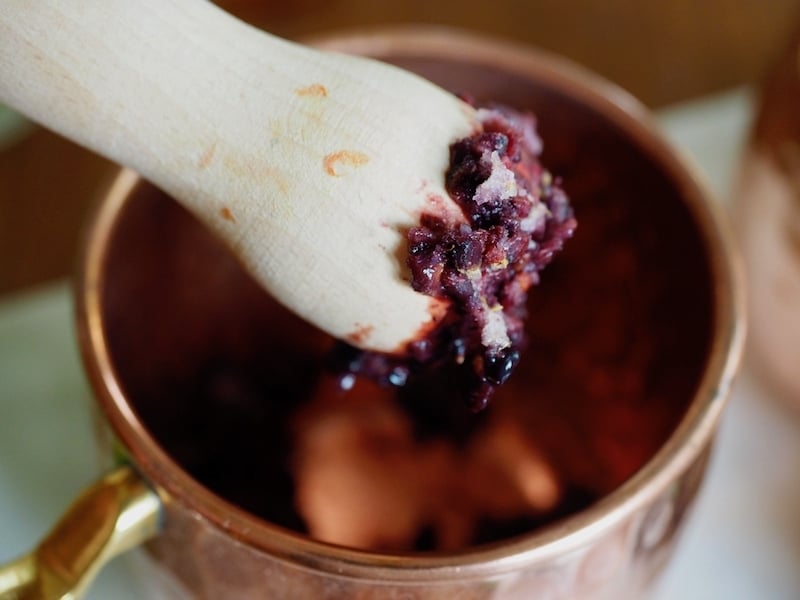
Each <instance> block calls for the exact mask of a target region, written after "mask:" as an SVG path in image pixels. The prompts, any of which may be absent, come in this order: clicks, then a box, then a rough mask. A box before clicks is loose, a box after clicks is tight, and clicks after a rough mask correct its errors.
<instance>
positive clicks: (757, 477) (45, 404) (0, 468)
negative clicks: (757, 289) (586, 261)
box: [0, 92, 800, 600]
mask: <svg viewBox="0 0 800 600" xmlns="http://www.w3.org/2000/svg"><path fill="white" fill-rule="evenodd" d="M749 115H750V101H749V98H748V96H747V94H746V93H743V92H733V93H730V94H725V95H722V96H719V97H716V98H711V99H707V100H705V101H703V102H700V103H696V104H692V105H688V106H683V107H678V108H676V109H673V110H670V111H668V112H666V113H664V114H662V115H661V120H662V123H663V124H664V126H665V127H666V129H667V132H668V134H669V136H670V137H671V138H672V139H673V140H674V141H675V142H676V143H677V144H679V145H680V146H682V147H683V148H684V149H685V150H686V151H687V153H688V154H690V155H693V156H694V158H695V159H696V161H697V163H698V164H699V165H700V167H701V169H702V170H703V171H705V172H706V175H707V178H708V180H709V183H710V184H711V186H712V188H713V189H714V190H716V191H717V193H718V194H719V196H720V197H721V198H725V197H727V196H728V194H729V184H730V181H731V178H732V173H733V170H734V168H735V165H736V160H737V156H738V152H739V148H740V147H741V141H742V138H743V132H744V131H745V130H746V127H747V122H748V119H749ZM88 398H89V390H88V387H87V385H86V383H85V381H84V379H83V376H82V374H81V367H80V364H79V360H78V356H77V352H76V349H75V343H74V333H73V329H72V313H71V305H70V297H69V291H68V289H67V286H65V285H60V286H56V287H52V288H47V289H44V290H40V291H37V292H35V293H30V294H26V295H23V296H20V297H18V298H16V299H13V300H10V301H6V302H4V303H3V304H0V563H2V562H5V561H7V560H9V559H11V558H13V557H14V556H16V555H18V554H20V553H22V552H24V551H27V550H28V549H29V548H30V546H31V545H32V544H33V543H34V541H35V540H36V539H37V538H38V537H40V536H41V535H42V534H43V533H44V532H45V531H46V529H47V528H49V526H50V525H51V524H52V523H53V522H54V521H55V520H56V519H57V517H58V515H59V514H60V512H61V511H62V510H63V509H64V507H65V506H66V505H67V503H68V502H69V501H70V499H71V498H72V497H73V496H74V495H75V494H76V493H77V492H78V491H79V490H80V489H81V488H82V487H83V486H84V485H86V484H87V483H89V482H90V481H91V480H92V479H93V477H94V475H95V474H96V473H97V460H96V457H95V454H94V451H93V442H92V434H91V427H90V422H89V418H88V416H87V411H86V409H85V407H86V405H87V403H88ZM137 567H138V559H137V556H136V553H134V554H132V555H129V556H125V557H122V558H121V559H118V560H117V561H115V562H114V563H113V564H112V565H111V566H110V567H109V568H108V569H106V570H105V571H104V572H103V573H102V574H101V576H100V580H99V581H98V582H97V584H96V585H95V586H94V588H93V589H92V591H91V592H90V595H89V598H90V600H99V599H105V598H113V599H114V600H134V599H140V598H143V597H148V596H147V595H146V593H145V592H144V591H143V588H142V584H141V582H139V581H138V580H137V577H136V571H137ZM149 597H152V596H149ZM797 598H800V412H798V411H795V412H792V411H790V410H788V409H786V408H785V407H783V406H781V405H780V404H779V403H777V402H775V401H774V399H773V398H771V397H770V396H769V394H768V393H767V392H766V391H765V390H763V389H762V388H761V387H760V386H759V384H758V383H757V382H756V381H755V379H753V378H752V377H751V376H749V375H748V374H747V373H745V374H744V375H743V376H742V377H741V378H740V380H739V384H738V385H737V386H736V388H735V391H734V394H733V397H732V399H731V403H730V405H729V408H728V411H727V412H726V415H725V418H724V421H723V426H722V430H721V432H720V437H719V444H718V446H717V449H716V453H715V454H714V456H713V459H712V463H711V468H710V473H709V478H708V480H707V482H706V485H705V486H704V488H703V491H702V493H701V497H700V500H699V502H698V505H697V506H696V508H695V510H694V512H693V514H692V517H691V519H690V521H689V523H688V527H687V529H686V531H685V532H684V536H683V539H682V541H681V545H680V547H679V549H678V552H677V554H676V556H675V558H674V560H673V561H672V563H671V564H670V566H669V568H668V570H667V572H666V573H665V575H664V577H663V578H662V579H661V580H660V582H659V585H658V587H657V589H656V591H655V593H654V599H655V600H673V599H682V600H706V599H714V600H716V599H726V600H750V599H753V600H761V599H768V600H782V599H786V600H796V599H797Z"/></svg>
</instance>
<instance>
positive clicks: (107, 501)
mask: <svg viewBox="0 0 800 600" xmlns="http://www.w3.org/2000/svg"><path fill="white" fill-rule="evenodd" d="M161 506H162V505H161V500H160V498H159V497H158V494H156V492H155V491H153V490H152V489H151V488H150V487H149V486H148V485H147V484H146V483H145V482H144V481H143V480H142V478H141V477H140V476H139V475H138V474H137V473H136V472H135V471H134V470H133V469H132V468H131V467H129V466H123V467H120V468H118V469H117V470H115V471H113V472H111V473H109V474H108V475H106V476H105V477H103V478H102V479H101V480H100V481H98V482H97V483H95V484H94V485H92V486H91V487H90V488H89V489H87V490H86V491H84V492H83V494H81V495H80V496H79V497H78V499H77V500H76V501H75V502H74V503H73V504H72V506H71V507H70V508H69V510H67V512H66V514H65V515H64V516H63V517H62V518H61V520H60V521H59V522H58V524H57V525H56V526H55V527H54V528H53V529H52V531H51V532H50V533H49V534H48V535H47V537H46V538H45V539H44V540H43V541H42V542H41V543H40V544H39V546H38V547H37V548H36V549H35V550H34V551H33V552H31V553H30V554H28V555H27V556H23V557H22V558H20V559H17V560H16V561H14V562H12V563H10V564H7V565H5V566H0V600H62V599H63V600H77V599H78V598H81V597H82V596H83V594H84V593H85V591H86V590H87V588H88V586H89V584H90V583H91V582H92V580H93V579H94V577H95V576H96V575H97V573H98V572H99V571H100V568H101V567H102V566H103V565H104V564H105V563H107V562H108V561H109V560H110V559H111V558H113V557H114V556H117V555H118V554H120V553H122V552H124V551H126V550H129V549H130V548H133V547H134V546H138V545H139V544H141V543H143V542H145V541H146V540H148V539H149V538H151V537H153V536H154V535H155V534H157V533H158V532H159V530H160V526H161Z"/></svg>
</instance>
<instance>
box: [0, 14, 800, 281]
mask: <svg viewBox="0 0 800 600" xmlns="http://www.w3.org/2000/svg"><path fill="white" fill-rule="evenodd" d="M218 4H220V5H222V6H223V7H224V8H226V9H228V10H229V11H230V12H232V13H234V14H236V15H238V16H239V17H241V18H243V19H245V20H247V21H250V22H251V23H253V24H255V25H257V26H259V27H262V28H264V29H266V30H268V31H270V32H273V33H275V34H278V35H281V36H284V37H288V38H295V39H296V38H302V37H303V36H306V35H312V34H314V33H323V32H328V31H331V30H333V29H339V28H361V27H365V26H369V25H377V24H381V25H385V24H390V23H426V24H442V25H450V26H456V27H462V28H466V29H469V30H473V31H478V32H484V33H486V34H489V35H493V36H501V37H504V38H507V39H511V40H515V41H520V42H523V43H527V44H532V45H536V46H539V47H542V48H545V49H548V50H551V51H554V52H557V53H560V54H563V55H565V56H567V57H569V58H571V59H573V60H575V61H577V62H579V63H581V64H583V65H585V66H586V67H589V68H590V69H592V70H594V71H596V72H598V73H600V74H602V75H604V76H605V77H607V78H609V79H611V80H612V81H614V82H616V83H618V84H619V85H621V86H622V87H624V88H626V89H627V90H628V91H630V92H632V93H633V94H634V95H635V96H637V97H638V98H639V99H640V100H642V101H643V102H645V103H646V104H647V105H649V106H650V107H652V108H656V109H658V108H663V107H666V106H668V105H673V104H675V103H679V102H682V101H686V100H690V99H694V98H698V97H701V96H704V95H708V94H711V93H714V92H718V91H721V90H725V89H729V88H733V87H736V86H742V85H747V84H752V83H755V82H758V81H759V80H760V78H761V77H762V75H763V73H764V70H765V68H766V66H767V65H769V64H770V63H771V62H772V61H773V60H774V59H775V58H776V56H777V55H778V54H779V53H780V52H781V50H782V49H783V48H784V46H785V43H786V41H787V39H788V37H789V35H790V33H791V31H792V30H793V29H795V27H796V26H797V24H798V23H800V0H766V1H763V0H702V1H701V2H697V1H696V0H671V1H670V0H665V1H662V2H641V1H640V0H603V1H598V0H493V1H492V2H488V3H487V2H479V1H478V0H461V1H460V2H447V1H437V0H404V1H402V2H376V1H375V0H283V1H277V0H263V1H259V0H225V1H220V2H218ZM113 170H114V167H113V165H110V164H108V163H107V162H106V161H104V160H102V159H100V158H99V157H97V156H95V155H93V154H91V153H89V152H87V151H85V150H82V149H80V148H78V147H76V146H74V145H72V144H70V143H69V142H66V141H64V140H62V139H60V138H58V137H57V136H55V135H53V134H51V133H49V132H47V131H44V130H42V129H40V128H37V127H35V126H33V125H30V124H28V123H26V122H24V121H22V120H21V119H19V118H18V117H17V116H16V115H14V114H12V113H9V112H8V111H4V110H3V109H1V108H0V294H4V293H9V292H11V291H14V290H18V289H20V288H25V287H29V286H33V285H35V284H39V283H42V282H46V281H49V280H52V279H55V278H60V277H64V276H65V275H68V274H69V273H70V272H71V271H72V269H73V265H74V263H75V260H76V259H75V255H76V248H77V243H78V239H79V235H80V233H79V232H80V230H81V226H82V223H83V222H84V220H85V216H86V213H87V210H88V208H89V207H90V206H91V205H92V203H93V202H94V201H95V199H96V198H97V196H98V193H99V191H100V190H102V189H103V188H104V186H105V185H106V184H107V182H108V180H109V178H110V175H111V174H112V173H113Z"/></svg>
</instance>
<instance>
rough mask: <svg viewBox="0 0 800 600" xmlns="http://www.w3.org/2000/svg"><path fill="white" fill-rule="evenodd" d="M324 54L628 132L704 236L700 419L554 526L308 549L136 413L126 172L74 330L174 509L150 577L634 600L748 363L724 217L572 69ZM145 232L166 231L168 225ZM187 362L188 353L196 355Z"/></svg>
mask: <svg viewBox="0 0 800 600" xmlns="http://www.w3.org/2000/svg"><path fill="white" fill-rule="evenodd" d="M318 43H319V44H321V45H324V46H328V47H335V48H337V49H341V50H345V51H355V52H359V53H362V54H367V55H371V56H375V57H378V58H381V59H386V60H390V61H391V62H397V63H398V64H400V65H401V66H404V67H407V68H411V69H413V70H418V71H419V72H421V73H422V74H423V75H425V76H427V77H429V78H431V79H433V80H434V81H436V82H438V83H440V84H442V85H445V86H447V87H450V88H455V89H468V90H469V91H470V92H472V93H475V94H476V95H478V96H484V97H490V98H493V99H495V100H498V101H502V102H505V103H509V104H512V105H518V106H520V105H521V106H525V107H528V106H529V105H530V107H531V108H533V109H534V110H535V111H536V112H537V114H538V115H539V117H540V119H541V122H542V124H543V125H545V124H547V123H548V119H551V117H552V119H551V120H552V121H554V122H556V123H558V124H559V126H560V127H563V128H564V129H563V130H561V131H560V132H559V135H560V136H561V137H562V138H564V139H567V140H571V143H581V142H582V141H586V139H588V138H587V137H586V136H587V135H591V133H586V131H584V130H583V128H585V127H588V128H589V130H591V127H592V124H593V123H595V124H599V127H601V128H607V129H613V130H614V131H615V132H620V133H621V135H622V138H624V141H623V142H620V143H621V144H625V145H627V146H628V147H630V148H633V149H635V151H636V152H637V153H641V154H643V155H645V156H646V157H647V158H648V159H649V160H650V161H652V163H653V164H654V165H656V166H657V168H658V169H659V170H660V172H661V173H662V174H663V176H664V177H665V178H666V179H667V180H668V181H670V182H671V183H672V185H674V187H675V189H676V190H678V193H676V195H675V198H674V201H675V202H677V203H682V204H684V205H685V206H686V207H687V209H688V211H689V213H690V215H691V218H692V220H693V225H692V226H691V227H690V228H689V230H687V232H686V235H687V236H695V235H696V236H699V237H700V239H701V242H702V246H703V247H704V248H705V249H706V251H707V252H706V254H705V256H700V257H698V259H700V260H704V261H707V262H708V265H707V267H708V269H709V271H710V273H711V277H712V282H713V283H712V284H711V286H710V287H711V294H712V303H713V311H712V315H713V322H712V323H710V324H709V327H710V347H709V351H708V354H707V356H706V357H705V365H704V367H703V369H702V376H701V377H700V380H699V382H698V384H697V386H696V389H695V392H694V395H693V398H692V399H691V402H690V403H689V408H688V410H687V411H686V412H685V415H684V417H683V418H682V419H681V421H680V423H679V424H678V426H677V427H676V428H675V430H674V432H673V433H672V434H671V435H670V436H669V438H668V440H667V441H666V443H665V444H664V445H663V446H662V447H661V449H660V450H659V451H658V452H657V453H656V454H655V455H654V456H652V458H651V459H650V460H649V461H648V462H647V463H646V464H645V465H644V466H643V467H642V468H641V469H639V470H638V471H637V472H636V473H635V475H634V476H633V477H631V478H630V479H628V480H627V481H626V482H625V483H624V484H623V485H621V486H620V487H619V488H618V489H616V490H614V491H613V492H611V493H610V494H609V495H607V496H606V497H605V498H604V499H602V500H601V501H600V502H598V503H596V504H594V505H592V506H591V507H590V508H588V509H586V510H584V511H581V512H579V513H577V514H575V515H573V516H570V517H568V518H566V519H563V520H562V521H559V522H557V523H555V524H554V525H551V526H548V527H545V528H543V529H540V530H537V531H534V532H532V533H530V534H527V535H523V536H518V537H515V538H512V539H510V540H508V541H505V542H499V543H496V544H492V545H488V546H479V547H475V548H470V549H466V550H462V551H458V552H454V553H429V554H411V555H409V554H391V553H378V552H369V551H364V550H356V549H351V548H345V547H339V546H333V545H329V544H324V543H321V542H317V541H314V540H311V539H308V538H306V537H304V536H302V535H300V534H297V533H293V532H290V531H288V530H285V529H282V528H280V527H276V526H273V525H271V524H269V523H266V522H264V521H262V520H260V519H257V518H255V517H253V516H252V515H250V514H248V513H247V512H245V511H243V510H241V509H240V508H237V507H236V506H233V505H231V504H229V503H228V502H226V501H225V500H223V499H221V498H220V497H218V496H216V495H215V494H213V493H212V492H210V491H209V490H208V489H206V488H205V487H203V486H202V485H200V484H199V483H198V482H197V481H195V480H194V479H193V478H192V477H190V476H189V475H188V474H187V473H186V472H184V471H183V470H182V469H181V468H180V467H179V466H178V465H177V464H176V462H175V461H174V460H173V459H172V458H171V457H170V456H168V455H167V454H166V453H165V452H164V451H163V450H162V449H161V447H160V446H159V444H158V443H157V442H156V440H155V439H154V438H153V437H152V436H151V435H150V433H149V432H148V431H147V429H146V428H145V427H144V425H143V424H142V422H141V421H140V419H139V417H138V415H137V413H136V411H135V410H134V409H133V408H132V406H131V402H130V398H128V396H127V395H126V389H125V387H124V385H123V384H122V383H121V382H120V378H119V373H118V367H119V365H117V364H115V360H114V356H113V355H112V352H111V350H110V348H109V340H108V327H109V323H108V319H109V314H111V313H110V312H109V311H111V309H112V308H114V309H115V310H116V307H112V306H110V305H109V304H108V303H109V302H110V301H109V299H108V297H107V295H106V287H107V284H108V281H107V279H108V278H116V277H120V276H121V275H122V271H123V269H124V264H122V263H115V262H113V261H112V262H109V261H110V260H111V259H110V258H109V247H110V245H113V244H114V243H115V240H117V239H118V238H119V237H120V236H123V235H125V232H126V230H127V229H128V225H129V220H132V221H136V219H139V221H140V226H141V223H142V222H145V221H143V219H145V218H146V216H142V215H138V216H136V214H135V212H136V211H135V210H134V209H135V207H133V208H132V207H131V206H129V204H128V202H129V200H130V199H131V198H132V197H134V196H135V195H136V194H137V190H141V189H143V187H142V186H145V184H144V183H142V182H141V181H139V180H138V179H137V178H136V176H135V175H134V174H133V173H130V172H128V171H123V172H122V173H121V174H120V176H119V177H118V178H117V180H116V182H115V184H114V186H113V187H112V189H111V191H110V192H109V194H108V195H107V197H106V199H105V202H104V203H103V205H102V206H101V208H100V210H99V212H98V214H97V216H96V218H95V221H94V223H93V225H92V227H91V230H90V235H89V238H88V244H87V246H86V252H85V258H84V261H83V263H82V264H83V270H82V272H81V277H80V280H79V281H78V286H77V292H78V321H79V334H80V338H81V344H82V352H83V356H84V359H85V363H86V368H87V371H88V373H89V376H90V379H91V381H92V384H93V386H94V390H95V392H96V394H97V398H98V401H99V404H100V406H101V408H102V410H103V411H104V413H105V415H106V417H107V419H108V421H109V423H110V425H111V427H112V429H113V431H114V433H115V435H116V436H117V438H118V439H119V440H120V442H121V444H122V445H123V446H124V447H125V449H126V451H127V452H128V453H129V454H130V456H131V458H132V460H133V462H134V463H135V464H136V466H137V468H138V469H139V470H140V472H141V473H142V474H143V476H144V477H145V478H146V479H147V480H148V481H149V482H150V483H151V484H152V485H153V486H155V487H156V488H157V489H158V490H159V492H160V495H161V497H162V498H165V506H164V510H165V520H164V529H163V532H162V534H161V536H160V537H159V538H158V539H157V540H156V541H154V542H152V543H151V544H150V545H149V548H150V554H151V556H152V557H153V561H152V564H153V568H154V569H158V570H159V571H165V572H168V573H170V576H171V577H174V578H176V579H177V580H179V581H180V582H181V584H182V585H183V586H184V587H185V588H186V589H187V590H188V591H189V592H190V593H191V594H193V595H194V596H195V597H212V598H236V597H240V598H315V599H325V598H330V599H333V598H362V599H367V598H398V597H403V598H408V599H429V598H430V599H432V598H461V599H472V598H475V599H488V598H530V597H550V598H589V597H591V598H620V597H625V598H630V597H635V596H636V595H637V594H638V593H639V592H641V590H642V589H644V588H645V587H646V586H647V584H648V582H649V581H650V580H651V579H652V577H654V576H655V574H656V573H657V572H658V571H659V570H660V568H661V567H662V566H663V564H664V563H665V561H666V560H667V558H668V556H669V554H670V553H671V551H672V548H673V546H674V544H675V541H676V539H677V536H676V533H677V531H679V529H680V527H681V525H682V523H683V521H684V517H685V515H686V512H687V510H688V508H689V507H690V505H691V503H692V501H693V499H694V497H695V494H696V492H697V490H698V487H699V485H700V482H701V480H702V476H703V473H704V470H705V466H706V461H707V458H708V454H709V452H710V448H711V445H712V442H713V437H714V433H715V431H716V427H717V424H718V419H719V416H720V413H721V411H722V409H723V407H724V404H725V400H726V397H727V394H728V391H729V388H730V385H731V382H732V379H733V377H734V374H735V371H736V368H737V366H738V362H739V358H740V354H741V347H742V342H743V335H744V328H743V321H742V304H743V299H742V284H741V281H740V276H739V269H738V263H737V260H736V253H735V251H734V249H733V245H732V241H731V236H730V234H729V232H728V229H727V227H726V226H725V224H724V222H723V219H722V218H721V215H720V214H719V211H718V209H717V208H715V205H714V203H713V201H712V200H711V199H710V198H709V195H708V192H707V190H706V189H705V188H704V187H703V185H702V184H701V183H700V182H699V181H698V179H697V177H696V176H695V174H694V173H693V171H692V169H691V167H689V166H687V165H686V163H685V162H684V161H683V160H682V158H681V157H679V156H678V155H677V154H676V153H675V151H674V150H673V149H672V148H671V147H670V146H669V145H668V144H667V143H666V142H665V141H664V139H663V138H662V137H661V135H660V134H659V133H658V131H657V130H656V128H655V127H654V126H653V123H652V121H651V120H650V118H649V117H648V115H647V113H646V111H645V110H644V109H643V108H642V107H641V106H640V105H639V104H638V103H637V102H636V101H634V100H633V99H631V98H630V97H629V96H628V95H626V94H625V93H624V92H622V91H620V90H619V89H617V88H615V87H613V86H611V85H610V84H608V83H606V82H604V81H602V80H600V79H598V78H596V77H594V76H592V75H590V74H588V73H586V72H585V71H582V70H580V69H577V68H575V67H574V66H572V65H570V64H568V63H566V62H564V61H562V60H560V59H557V58H554V57H550V56H546V55H542V54H540V53H537V52H535V51H533V50H531V49H529V48H524V47H521V46H517V45H512V44H507V43H502V42H497V41H493V40H486V39H481V38H477V37H473V36H469V35H463V34H459V33H456V32H453V31H439V30H424V29H422V30H421V29H405V30H403V29H400V30H387V31H379V32H373V33H369V34H364V35H351V36H346V37H342V38H335V39H328V40H318ZM567 99H568V100H569V101H568V102H567ZM559 115H561V116H560V117H559ZM544 135H545V138H546V139H547V134H544ZM598 160H601V161H602V160H606V159H605V157H599V158H598ZM608 160H613V157H609V158H608ZM653 185H657V184H656V183H655V182H654V183H653ZM147 222H148V223H150V224H151V225H152V227H158V226H159V221H158V219H157V217H153V218H152V219H151V221H147ZM695 229H696V230H695ZM172 233H175V232H170V231H167V232H166V233H165V235H171V234H172ZM115 256H119V252H118V253H117V254H116V255H115ZM115 260H116V259H115ZM675 285H681V282H680V281H676V282H675ZM686 293H688V294H691V293H692V291H691V290H686ZM117 300H118V302H119V299H117ZM151 300H152V299H147V298H135V297H131V298H128V302H129V303H130V305H131V306H134V305H136V306H139V307H142V306H146V307H150V306H151V304H150V301H151ZM152 306H156V307H157V303H155V304H152ZM187 309H191V308H190V307H188V306H187ZM112 313H113V311H112ZM201 334H202V331H200V332H198V335H201ZM139 350H140V351H142V352H146V351H147V349H146V348H140V349H139ZM182 351H185V352H192V346H190V345H186V346H185V347H182Z"/></svg>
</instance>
